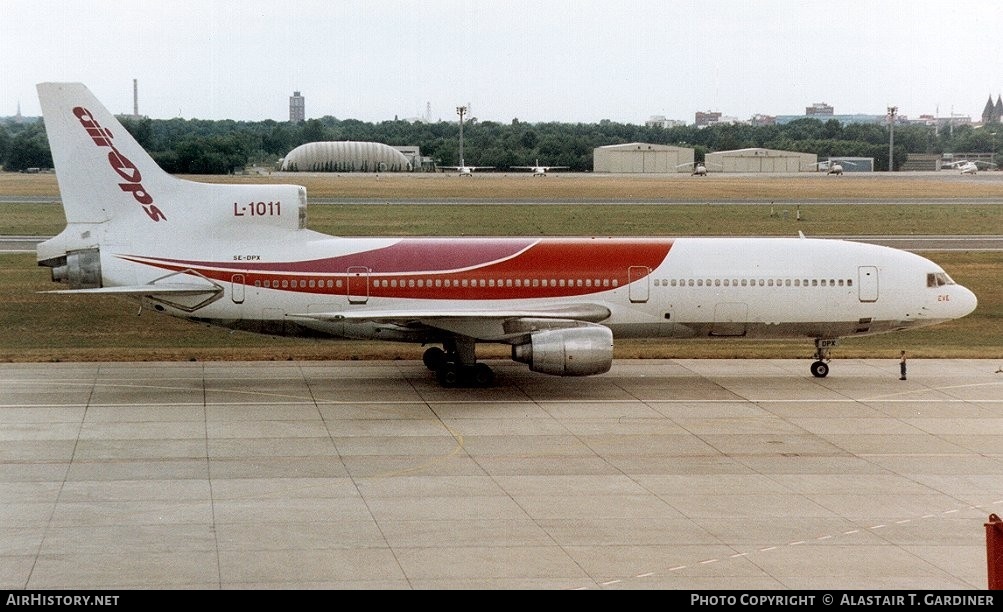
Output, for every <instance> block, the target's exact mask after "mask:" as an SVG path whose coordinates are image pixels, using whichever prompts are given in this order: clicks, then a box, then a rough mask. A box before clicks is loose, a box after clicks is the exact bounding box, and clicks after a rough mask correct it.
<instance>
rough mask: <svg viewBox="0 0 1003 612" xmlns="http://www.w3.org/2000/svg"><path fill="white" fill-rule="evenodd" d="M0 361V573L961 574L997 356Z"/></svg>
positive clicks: (454, 581)
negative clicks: (458, 376) (470, 382)
mask: <svg viewBox="0 0 1003 612" xmlns="http://www.w3.org/2000/svg"><path fill="white" fill-rule="evenodd" d="M491 365H492V367H494V368H495V370H496V373H497V375H498V376H497V386H496V387H495V388H491V389H442V388H440V387H439V386H438V385H437V384H436V383H435V382H434V380H433V376H432V375H430V373H429V372H428V371H427V370H425V368H424V367H423V366H422V365H421V364H420V363H417V362H410V361H384V362H262V363H258V362H255V363H234V362H227V363H222V362H218V363H217V362H213V363H196V362H188V363H180V362H170V363H47V364H30V363H15V364H0V437H2V444H0V499H3V500H4V503H3V504H0V588H4V589H28V590H41V589H249V588H264V589H304V588H332V589H335V588H337V589H415V590H418V589H546V590H577V589H597V590H598V589H680V590H705V589H706V590H724V589H729V590H734V589H740V590H788V589H811V590H826V589H832V590H837V589H875V590H883V589H913V590H924V591H925V590H942V589H952V590H953V589H962V590H969V589H971V590H977V589H985V588H986V586H987V578H986V575H987V574H986V549H985V529H984V523H985V522H986V521H987V519H988V516H989V515H990V514H991V513H999V512H1000V510H1001V509H1003V490H1001V486H1000V483H1001V479H1000V474H1001V473H1003V416H1001V414H1003V372H1000V371H998V370H1000V366H1001V365H1003V364H1000V363H997V362H996V361H989V360H922V359H913V360H910V362H909V372H908V374H909V376H908V380H906V381H900V380H899V379H898V362H897V361H896V360H853V359H847V360H839V359H837V360H834V361H833V362H832V364H831V365H832V373H831V374H830V375H829V376H828V377H827V378H824V379H816V378H814V377H812V376H811V375H810V373H809V371H808V360H807V359H806V360H688V359H676V360H645V361H640V360H637V361H634V360H618V361H617V362H616V363H615V364H614V367H613V370H612V371H611V372H610V373H608V374H605V375H601V376H596V377H589V378H581V379H568V378H553V377H548V376H545V375H540V374H534V373H531V372H529V371H528V370H526V369H525V368H524V367H522V366H520V365H519V364H514V363H509V362H498V363H494V362H492V363H491Z"/></svg>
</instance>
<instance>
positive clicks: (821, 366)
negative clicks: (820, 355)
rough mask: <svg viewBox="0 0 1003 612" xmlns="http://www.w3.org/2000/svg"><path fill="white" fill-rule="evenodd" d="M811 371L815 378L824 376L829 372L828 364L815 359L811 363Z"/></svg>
mask: <svg viewBox="0 0 1003 612" xmlns="http://www.w3.org/2000/svg"><path fill="white" fill-rule="evenodd" d="M811 373H812V376H814V377H815V378H825V376H826V375H827V374H828V373H829V364H827V363H826V362H824V361H821V360H820V361H816V362H814V363H813V364H811Z"/></svg>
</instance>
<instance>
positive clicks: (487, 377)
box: [473, 363, 495, 387]
mask: <svg viewBox="0 0 1003 612" xmlns="http://www.w3.org/2000/svg"><path fill="white" fill-rule="evenodd" d="M473 378H474V385H476V386H478V387H490V386H491V384H492V383H494V381H495V373H494V370H492V369H491V368H490V367H488V366H486V365H484V364H483V363H478V364H476V365H474V367H473Z"/></svg>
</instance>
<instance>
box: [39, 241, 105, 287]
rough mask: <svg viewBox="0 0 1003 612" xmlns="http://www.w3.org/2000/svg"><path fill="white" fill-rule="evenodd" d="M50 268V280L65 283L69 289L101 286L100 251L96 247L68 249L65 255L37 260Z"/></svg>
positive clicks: (41, 264)
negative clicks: (41, 260)
mask: <svg viewBox="0 0 1003 612" xmlns="http://www.w3.org/2000/svg"><path fill="white" fill-rule="evenodd" d="M38 265H40V266H49V267H51V268H52V281H53V282H55V283H67V284H69V286H70V289H96V288H98V287H100V286H101V253H100V251H99V250H98V249H96V248H95V249H83V250H80V251H69V252H67V253H66V256H65V257H60V258H57V259H50V260H46V261H43V262H39V264H38Z"/></svg>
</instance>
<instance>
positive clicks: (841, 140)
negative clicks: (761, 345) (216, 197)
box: [0, 116, 1003, 174]
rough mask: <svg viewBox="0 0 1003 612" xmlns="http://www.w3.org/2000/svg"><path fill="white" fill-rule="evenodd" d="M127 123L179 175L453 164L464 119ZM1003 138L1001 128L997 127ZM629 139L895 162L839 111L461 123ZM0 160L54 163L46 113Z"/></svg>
mask: <svg viewBox="0 0 1003 612" xmlns="http://www.w3.org/2000/svg"><path fill="white" fill-rule="evenodd" d="M122 123H123V125H124V126H125V128H126V129H127V130H129V132H130V133H132V135H133V136H135V137H136V139H137V140H138V141H139V143H140V144H141V145H142V146H143V147H144V148H145V149H146V150H147V151H149V152H150V154H151V155H152V156H153V158H154V159H155V160H156V161H157V163H158V164H160V166H161V167H162V168H163V169H164V170H166V171H168V172H170V173H172V174H229V173H232V172H234V171H239V170H241V169H243V168H245V167H247V166H249V165H252V164H259V165H274V164H275V163H277V162H278V160H279V159H281V158H282V157H283V156H285V155H286V154H287V153H288V152H289V151H291V150H292V149H294V148H295V147H297V146H299V145H301V144H304V143H308V142H317V141H328V140H358V141H370V142H381V143H384V144H388V145H391V146H404V145H406V146H418V147H419V148H420V150H421V153H422V155H424V156H428V157H431V158H432V159H434V160H435V162H436V164H439V165H443V166H456V165H458V164H459V163H460V159H459V124H458V123H457V122H455V121H453V122H446V121H439V122H437V123H421V122H410V121H402V120H392V121H381V122H378V123H367V122H364V121H358V120H355V119H337V118H335V117H330V116H326V117H322V118H320V119H310V120H307V121H304V122H301V123H296V124H293V123H289V122H285V121H273V120H266V121H257V122H247V121H232V120H221V121H209V120H202V119H148V118H142V119H132V118H123V119H122ZM1001 127H1003V126H1001ZM1000 131H1001V134H1000V136H1003V129H1001V130H1000ZM993 132H994V130H993V129H991V128H990V129H984V128H977V127H974V126H971V125H964V126H956V127H955V128H954V129H952V130H940V131H939V132H938V131H937V130H936V129H934V128H933V127H930V126H925V125H896V126H895V135H894V136H895V143H894V164H895V166H894V167H895V168H898V167H899V166H900V165H901V164H902V163H903V162H904V161H905V159H906V156H907V154H909V153H946V152H954V153H958V152H963V153H989V152H995V153H996V154H997V155H998V154H999V152H1000V145H1001V144H1003V138H997V137H996V135H994V134H993ZM629 142H645V143H651V144H664V145H675V146H683V147H691V148H693V149H694V150H695V152H696V160H697V161H701V160H703V157H704V155H706V154H707V153H710V152H714V151H728V150H733V149H744V148H752V147H761V148H767V149H780V150H787V151H800V152H804V153H814V154H816V155H818V157H819V159H822V160H824V159H827V158H829V157H837V156H839V157H872V158H874V167H875V169H886V168H887V167H888V143H889V132H888V127H887V126H886V125H876V124H849V125H843V124H841V123H840V122H839V121H836V120H835V119H830V120H828V121H821V120H819V119H815V118H804V119H798V120H796V121H792V122H790V123H787V124H784V125H770V126H751V125H744V124H720V125H713V126H709V127H705V128H697V127H695V126H686V127H673V128H661V127H648V126H640V125H632V124H625V123H615V122H612V121H608V120H603V121H600V122H599V123H560V122H550V123H524V122H521V121H519V120H518V119H513V120H512V121H511V122H510V123H507V124H505V123H498V122H495V121H478V120H476V119H471V120H469V121H467V122H465V123H464V126H463V147H464V158H465V159H464V162H465V163H467V164H469V165H477V166H494V167H495V168H498V169H505V168H508V167H510V166H525V165H529V164H532V163H534V162H535V160H537V159H539V160H540V163H542V164H546V165H560V166H568V167H569V168H570V169H571V170H572V171H578V172H589V171H591V170H592V151H593V149H595V148H596V147H599V146H604V145H613V144H623V143H629ZM0 165H2V166H3V168H4V169H5V170H9V171H22V170H25V169H27V168H51V167H52V157H51V155H50V153H49V145H48V141H47V140H46V137H45V126H44V124H43V123H42V122H41V121H37V122H29V123H8V124H5V125H0Z"/></svg>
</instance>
